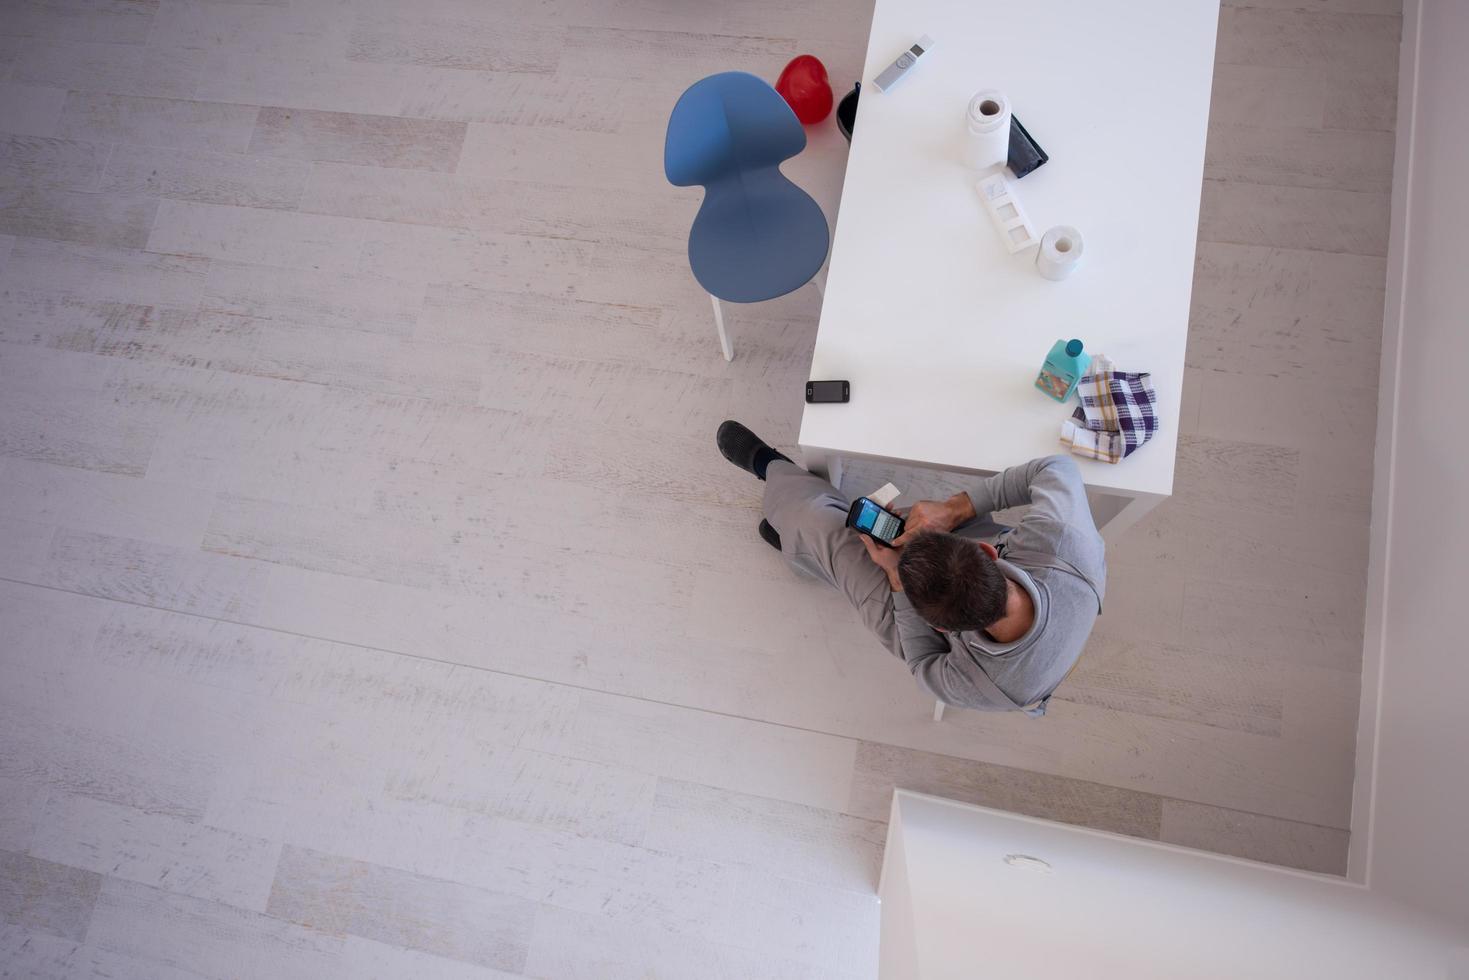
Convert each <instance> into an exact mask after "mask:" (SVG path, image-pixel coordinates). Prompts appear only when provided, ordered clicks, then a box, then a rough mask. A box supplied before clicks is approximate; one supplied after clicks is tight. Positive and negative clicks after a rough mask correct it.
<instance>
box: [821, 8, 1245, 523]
mask: <svg viewBox="0 0 1469 980" xmlns="http://www.w3.org/2000/svg"><path fill="white" fill-rule="evenodd" d="M1218 16H1219V5H1218V0H1036V2H1034V3H1019V2H1016V0H877V7H876V10H875V12H874V15H873V21H872V34H871V37H870V39H869V41H868V48H867V62H866V68H865V70H864V73H863V78H864V80H865V81H864V84H863V86H862V99H861V102H860V104H859V108H858V115H857V124H856V134H855V138H854V139H853V142H852V151H851V157H850V159H849V160H848V163H847V175H846V183H845V185H844V187H843V190H842V203H841V213H840V218H839V220H838V222H837V225H836V234H835V238H834V240H833V245H832V254H831V267H830V273H829V278H828V280H827V285H826V296H825V301H824V303H823V306H822V311H821V324H820V329H819V332H818V334H817V338H816V350H815V356H814V357H813V360H812V364H811V377H812V378H813V379H817V380H820V379H846V380H848V381H850V382H851V383H852V400H851V402H850V403H849V404H846V405H807V406H806V409H805V412H804V415H803V416H802V420H801V435H800V445H801V450H802V452H803V454H804V458H805V462H806V464H807V466H808V467H811V468H812V469H813V470H815V471H819V472H824V473H826V474H827V475H828V476H829V477H830V478H831V479H832V480H833V482H837V481H839V480H840V464H841V458H842V457H864V458H868V459H878V460H885V461H891V462H895V463H905V464H912V465H919V466H929V467H936V468H941V469H944V470H951V471H957V472H969V473H994V472H998V471H999V470H1002V469H1004V468H1005V467H1007V466H1011V465H1014V464H1017V463H1021V462H1024V461H1026V460H1029V459H1032V458H1035V457H1037V456H1045V455H1049V454H1051V453H1055V452H1060V451H1061V447H1060V444H1059V441H1058V439H1059V433H1060V427H1061V422H1062V420H1063V419H1064V418H1065V417H1066V416H1067V415H1068V414H1069V413H1070V411H1071V409H1072V408H1074V407H1075V405H1076V401H1075V399H1074V398H1073V399H1072V400H1071V401H1070V402H1069V403H1067V404H1066V405H1065V406H1062V405H1059V404H1057V403H1056V402H1055V401H1053V400H1051V399H1049V398H1047V397H1046V396H1045V395H1043V394H1041V393H1040V392H1039V391H1037V390H1036V389H1035V388H1034V386H1033V385H1034V381H1035V376H1036V373H1037V371H1038V370H1039V369H1040V366H1041V362H1042V361H1043V360H1044V358H1045V355H1046V353H1047V351H1048V350H1049V349H1050V347H1051V344H1052V343H1053V342H1054V341H1055V340H1057V339H1059V338H1063V337H1064V338H1071V337H1079V338H1081V339H1082V340H1084V341H1085V342H1086V346H1087V350H1088V351H1090V352H1092V353H1105V354H1107V355H1108V356H1110V357H1111V358H1112V360H1113V362H1114V364H1115V365H1116V366H1117V367H1118V368H1119V369H1121V370H1126V371H1150V372H1152V375H1153V383H1154V385H1155V386H1156V388H1157V392H1158V411H1159V417H1160V419H1161V422H1162V428H1161V431H1160V432H1159V433H1158V434H1157V435H1156V436H1154V437H1153V439H1152V441H1150V442H1149V443H1148V444H1147V445H1146V446H1144V447H1143V448H1141V449H1140V450H1138V451H1137V453H1135V454H1134V455H1133V456H1131V457H1129V458H1128V459H1126V460H1124V461H1123V462H1121V463H1120V464H1117V465H1110V464H1106V463H1098V462H1093V461H1089V460H1081V459H1078V463H1080V465H1081V468H1082V473H1083V475H1084V477H1085V479H1086V483H1087V486H1088V487H1089V488H1090V489H1091V491H1092V506H1093V510H1094V512H1095V513H1096V516H1097V521H1098V524H1099V526H1103V527H1104V528H1105V533H1106V534H1107V536H1108V537H1111V536H1114V535H1115V534H1117V533H1118V532H1119V531H1121V530H1123V529H1125V527H1126V526H1128V525H1130V524H1132V523H1133V522H1135V521H1136V520H1137V519H1138V518H1139V517H1140V516H1142V514H1143V513H1145V512H1146V511H1147V510H1148V509H1151V507H1152V506H1154V505H1155V504H1156V503H1157V502H1158V501H1159V500H1161V499H1163V498H1164V497H1166V496H1168V495H1169V494H1170V493H1172V490H1173V463H1174V453H1175V449H1176V443H1177V439H1178V424H1179V403H1180V392H1181V389H1182V385H1183V364H1184V346H1185V342H1186V340H1187V335H1188V312H1189V294H1190V291H1191V289H1192V285H1193V274H1194V242H1195V239H1196V236H1197V234H1198V218H1199V193H1200V189H1201V185H1202V179H1203V169H1204V139H1205V133H1206V130H1207V127H1208V119H1209V94H1210V88H1211V82H1212V78H1213V72H1214V35H1215V27H1216V23H1217V20H1218ZM923 34H928V35H930V36H931V37H932V38H933V41H934V45H933V48H932V49H931V50H930V51H929V52H928V53H926V54H925V55H924V56H923V57H922V59H921V60H920V61H919V63H918V65H917V66H916V67H915V68H914V69H913V70H912V71H910V73H909V76H908V77H907V78H905V79H904V80H903V81H902V82H901V83H899V84H898V85H897V86H895V87H894V88H893V89H892V90H891V91H889V92H887V93H883V92H879V91H878V90H877V89H876V88H875V87H873V86H872V85H871V81H872V79H873V78H874V77H876V75H877V74H878V72H880V71H882V69H883V68H885V67H886V66H887V65H889V64H891V63H892V61H893V59H894V58H896V57H897V56H898V54H899V53H900V52H902V51H903V50H904V49H905V48H907V47H908V46H909V45H910V44H912V43H913V42H914V41H916V40H917V39H918V38H919V36H921V35H923ZM985 88H997V89H1000V90H1001V91H1003V92H1004V93H1005V94H1006V95H1007V96H1008V97H1009V99H1010V103H1011V105H1012V106H1013V107H1014V112H1015V115H1016V116H1017V117H1019V119H1020V120H1021V121H1022V122H1023V123H1024V124H1025V126H1026V128H1027V129H1028V130H1029V131H1030V132H1031V134H1032V135H1033V136H1034V137H1035V139H1036V140H1037V141H1038V142H1039V143H1040V144H1041V146H1043V147H1044V148H1045V149H1046V151H1047V152H1048V153H1049V154H1050V156H1051V160H1050V162H1049V163H1047V164H1046V165H1045V166H1043V167H1041V168H1040V169H1039V170H1037V171H1035V172H1034V173H1032V174H1030V175H1029V176H1027V177H1025V178H1024V179H1022V180H1019V181H1014V184H1015V187H1016V189H1017V190H1018V192H1019V196H1020V198H1021V202H1022V204H1023V206H1024V207H1025V209H1026V210H1027V211H1028V212H1029V215H1030V218H1031V221H1032V223H1033V224H1034V225H1035V226H1036V229H1037V232H1038V233H1044V231H1045V229H1047V228H1049V227H1051V226H1053V225H1063V224H1064V225H1073V226H1075V227H1076V228H1077V229H1078V230H1079V231H1080V232H1081V235H1082V238H1083V240H1084V243H1085V252H1084V260H1083V264H1082V265H1081V266H1080V267H1079V268H1078V269H1077V271H1075V272H1074V273H1073V274H1072V276H1071V277H1070V278H1069V279H1067V280H1065V281H1062V282H1051V281H1048V280H1046V279H1043V278H1041V276H1040V275H1039V273H1037V272H1036V269H1035V264H1034V263H1035V249H1033V248H1032V249H1028V250H1026V251H1024V252H1021V253H1019V254H1016V255H1011V254H1010V253H1009V251H1008V249H1007V248H1006V247H1005V245H1004V244H1003V243H1002V242H1001V240H1000V238H999V236H998V234H997V233H996V231H995V229H994V227H993V226H992V225H991V223H990V220H989V217H988V215H987V214H986V212H985V210H984V207H983V205H982V203H981V201H980V199H979V195H978V193H977V192H976V190H975V186H974V185H975V183H976V180H977V179H978V177H979V176H981V175H980V174H978V173H976V172H975V171H971V170H968V169H966V168H965V167H964V166H963V164H961V163H960V149H961V145H962V140H963V138H964V112H965V107H966V105H967V104H968V101H969V99H970V97H971V96H972V95H973V94H974V93H975V92H976V91H978V90H980V89H985Z"/></svg>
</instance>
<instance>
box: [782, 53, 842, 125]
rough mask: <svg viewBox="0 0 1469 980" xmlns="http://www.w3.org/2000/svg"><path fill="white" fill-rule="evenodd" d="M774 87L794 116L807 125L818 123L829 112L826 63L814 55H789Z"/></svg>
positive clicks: (829, 83) (829, 90) (829, 94)
mask: <svg viewBox="0 0 1469 980" xmlns="http://www.w3.org/2000/svg"><path fill="white" fill-rule="evenodd" d="M775 90H776V91H777V92H779V93H780V96H781V98H783V99H785V100H786V103H787V104H788V105H790V107H791V108H792V109H793V110H794V111H795V113H796V118H797V119H799V120H801V122H802V123H804V124H805V125H807V126H810V125H811V124H812V123H819V122H821V120H823V119H825V118H826V117H827V116H828V115H829V114H830V113H831V104H832V96H831V82H830V81H828V80H827V77H826V66H825V65H823V64H822V63H821V60H820V59H819V58H817V57H816V56H815V55H811V54H802V55H797V56H796V57H794V58H792V59H791V63H790V64H788V65H786V66H785V70H784V71H782V72H781V73H780V78H779V79H777V80H776V83H775Z"/></svg>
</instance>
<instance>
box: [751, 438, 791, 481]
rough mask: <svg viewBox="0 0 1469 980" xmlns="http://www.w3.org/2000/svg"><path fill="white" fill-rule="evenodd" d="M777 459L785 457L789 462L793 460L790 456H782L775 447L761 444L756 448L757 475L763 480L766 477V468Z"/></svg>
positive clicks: (755, 464)
mask: <svg viewBox="0 0 1469 980" xmlns="http://www.w3.org/2000/svg"><path fill="white" fill-rule="evenodd" d="M777 459H783V460H785V461H786V462H787V463H789V462H790V461H791V460H790V457H788V456H782V455H781V454H780V453H778V452H776V451H775V450H774V449H771V448H770V447H769V446H761V447H760V448H759V449H757V450H755V463H754V466H755V475H756V476H758V477H759V478H760V479H762V480H763V479H765V468H766V467H767V466H769V465H770V464H771V463H773V462H775V461H776V460H777Z"/></svg>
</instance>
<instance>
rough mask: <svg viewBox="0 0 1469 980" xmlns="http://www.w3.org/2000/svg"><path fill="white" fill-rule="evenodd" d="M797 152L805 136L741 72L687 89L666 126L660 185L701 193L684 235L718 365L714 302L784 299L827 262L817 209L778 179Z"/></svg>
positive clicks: (778, 101)
mask: <svg viewBox="0 0 1469 980" xmlns="http://www.w3.org/2000/svg"><path fill="white" fill-rule="evenodd" d="M805 148H806V132H805V130H803V129H802V128H801V123H800V121H799V120H797V119H796V114H795V113H794V112H792V111H791V107H790V106H788V105H786V101H785V99H782V98H781V97H780V94H779V93H778V92H776V91H775V89H773V88H771V87H770V85H768V84H767V83H766V82H764V81H762V80H761V79H759V78H756V77H755V76H754V75H750V74H746V73H745V72H742V71H727V72H722V73H720V74H718V75H710V76H709V77H708V78H705V79H701V80H700V81H697V82H695V83H694V84H693V85H691V86H690V87H689V89H688V91H686V92H684V94H683V95H682V96H680V97H679V100H678V104H677V105H675V106H674V107H673V115H672V116H671V117H670V118H669V120H668V137H667V140H666V141H665V143H664V145H663V171H664V173H665V174H666V175H667V177H668V181H669V183H671V184H674V185H676V186H678V187H689V186H691V185H694V184H702V185H703V186H704V203H703V205H702V206H700V208H699V214H698V216H697V217H695V218H694V226H693V228H692V229H691V230H690V231H689V266H690V268H692V269H693V272H694V278H695V279H697V280H698V281H699V285H700V286H703V287H704V289H705V290H706V291H707V292H708V293H709V298H710V300H711V301H712V302H713V304H714V325H715V326H716V327H717V328H718V330H719V346H720V347H721V348H722V349H723V350H724V359H725V360H726V361H728V360H733V359H734V348H733V347H731V346H730V342H729V337H728V335H727V334H726V333H725V330H724V313H723V310H721V308H720V306H719V301H720V300H727V301H728V302H731V303H758V302H761V301H762V300H767V299H774V298H775V297H777V296H784V295H785V294H786V293H789V292H793V291H794V290H797V289H800V288H801V287H802V286H804V285H806V283H808V282H812V281H813V280H814V279H815V277H816V274H817V273H818V272H819V271H820V270H821V266H822V264H823V263H825V262H826V252H827V247H828V246H829V245H830V241H831V239H830V236H829V234H828V232H827V227H826V215H824V214H823V213H822V211H821V205H819V204H817V203H816V202H815V201H814V200H812V198H811V195H809V194H807V193H806V192H805V191H803V190H801V188H799V187H797V186H796V185H795V184H793V183H791V182H790V181H789V180H787V179H786V177H785V175H784V174H782V173H781V172H780V164H781V161H783V160H788V159H790V158H791V157H793V156H795V155H796V154H797V153H800V152H801V151H802V150H803V149H805ZM816 288H817V290H818V291H820V290H821V283H820V281H819V280H816Z"/></svg>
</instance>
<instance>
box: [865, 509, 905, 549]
mask: <svg viewBox="0 0 1469 980" xmlns="http://www.w3.org/2000/svg"><path fill="white" fill-rule="evenodd" d="M853 526H854V527H856V528H857V530H859V531H861V532H863V533H864V534H870V535H872V536H873V537H874V538H877V539H879V540H881V541H886V542H887V543H888V544H892V542H893V539H894V538H896V537H897V536H898V535H899V534H900V533H902V529H903V522H902V521H901V520H899V519H898V518H896V517H894V516H893V515H892V514H889V513H888V512H887V511H885V510H883V509H882V508H881V507H879V506H877V504H874V503H873V502H872V501H870V500H867V499H865V498H864V499H863V500H862V508H861V509H860V510H858V511H857V519H856V520H855V521H854V522H853Z"/></svg>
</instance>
